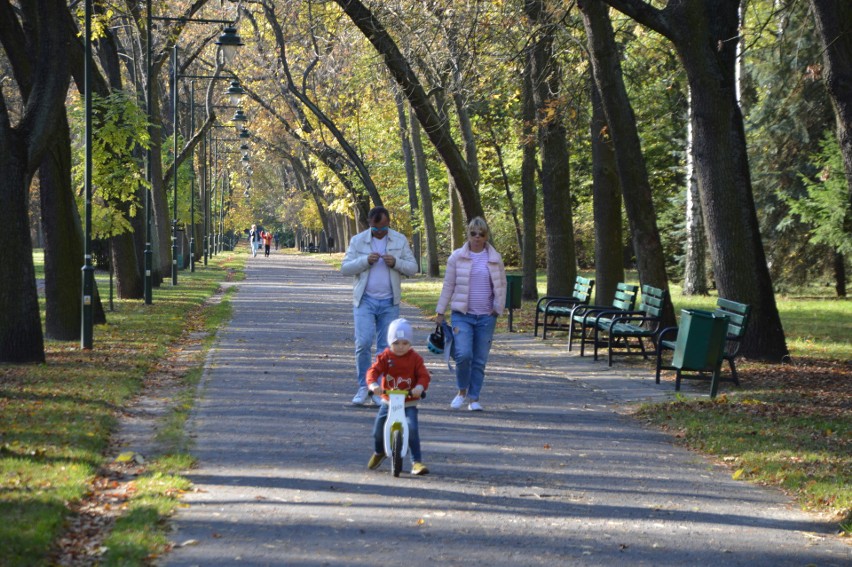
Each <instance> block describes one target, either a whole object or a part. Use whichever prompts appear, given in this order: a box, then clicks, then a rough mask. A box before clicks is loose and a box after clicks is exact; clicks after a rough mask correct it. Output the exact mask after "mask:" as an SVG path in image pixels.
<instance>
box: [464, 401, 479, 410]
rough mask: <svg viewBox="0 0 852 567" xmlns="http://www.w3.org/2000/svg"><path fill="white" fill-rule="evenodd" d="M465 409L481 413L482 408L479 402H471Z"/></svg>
mask: <svg viewBox="0 0 852 567" xmlns="http://www.w3.org/2000/svg"><path fill="white" fill-rule="evenodd" d="M467 409H469V410H470V411H482V406H481V405H479V402H477V401H473V402H470V405H469V406H467Z"/></svg>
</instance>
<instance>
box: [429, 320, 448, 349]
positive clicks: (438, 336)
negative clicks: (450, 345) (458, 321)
mask: <svg viewBox="0 0 852 567" xmlns="http://www.w3.org/2000/svg"><path fill="white" fill-rule="evenodd" d="M426 348H428V349H429V352H434V353H435V354H441V353H442V352H444V329H443V328H442V327H441V324H440V323H438V325H436V326H435V332H434V333H432V334H431V335H429V339H428V340H427V341H426Z"/></svg>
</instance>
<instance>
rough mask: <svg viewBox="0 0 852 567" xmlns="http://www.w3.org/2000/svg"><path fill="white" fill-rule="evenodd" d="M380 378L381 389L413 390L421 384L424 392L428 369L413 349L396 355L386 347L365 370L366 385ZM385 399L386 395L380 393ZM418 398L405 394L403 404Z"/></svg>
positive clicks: (414, 402) (427, 380) (410, 403)
mask: <svg viewBox="0 0 852 567" xmlns="http://www.w3.org/2000/svg"><path fill="white" fill-rule="evenodd" d="M379 379H381V386H382V390H409V391H410V390H413V389H414V387H415V386H423V391H424V392H425V391H426V390H427V389H428V388H429V380H430V379H431V377H430V376H429V371H428V370H427V369H426V365H425V364H424V363H423V357H422V356H420V355H419V354H417V352H415V350H414V349H411V350H409V351H408V352H407V353H405V355H404V356H397V355H395V354H394V353H393V352H391V349H390V348H386V349H385V350H384V351H383V352H382V353H381V354H379V356H377V357H376V361H375V362H374V363H373V365H372V366H371V367H370V369H369V370H367V386H369V385H370V384H375V383H376V382H378V381H379ZM382 398H383V399H385V400H387V399H388V395H387V394H382ZM417 401H418V398H412V397H411V396H407V397H406V398H405V405H406V406H409V405H414V404H416V403H417Z"/></svg>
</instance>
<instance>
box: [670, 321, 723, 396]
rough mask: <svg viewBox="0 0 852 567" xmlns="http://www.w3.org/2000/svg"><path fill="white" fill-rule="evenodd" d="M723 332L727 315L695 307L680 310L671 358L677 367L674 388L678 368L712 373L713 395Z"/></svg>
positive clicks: (716, 387) (720, 358)
mask: <svg viewBox="0 0 852 567" xmlns="http://www.w3.org/2000/svg"><path fill="white" fill-rule="evenodd" d="M727 333H728V318H727V317H726V316H724V315H719V314H717V313H713V312H712V311H700V310H698V309H684V310H682V311H681V316H680V325H679V327H678V332H677V341H676V342H675V350H674V357H673V358H672V366H673V367H674V368H675V369H676V370H677V382H676V383H675V389H676V390H677V389H680V378H681V372H682V371H685V370H686V371H693V372H712V373H713V377H712V383H711V387H710V397H711V398H713V397H716V391H717V389H718V386H719V371H720V368H721V366H722V355H723V354H724V352H725V340H726V339H725V338H726V336H727Z"/></svg>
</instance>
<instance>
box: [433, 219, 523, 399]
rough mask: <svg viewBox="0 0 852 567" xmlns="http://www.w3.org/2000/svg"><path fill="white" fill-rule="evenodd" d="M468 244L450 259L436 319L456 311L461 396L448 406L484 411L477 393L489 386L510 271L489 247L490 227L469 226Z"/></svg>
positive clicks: (455, 351) (455, 344)
mask: <svg viewBox="0 0 852 567" xmlns="http://www.w3.org/2000/svg"><path fill="white" fill-rule="evenodd" d="M467 228H468V240H467V242H466V243H465V245H464V246H462V247H461V248H459V249H458V250H455V251H453V253H452V254H451V255H450V258H449V259H448V260H447V271H446V273H445V274H444V287H443V289H442V290H441V297H440V298H439V299H438V305H437V307H436V308H435V312H436V320H437V321H438V323H443V321H444V313H445V312H446V310H447V307H449V308H450V309H451V310H452V319H451V322H452V329H453V347H452V349H453V352H452V356H453V359H454V360H455V361H456V385H457V386H458V394H457V395H456V397H455V398H453V401H452V402H450V407H452V408H453V409H461V407H462V406H463V405H464V404H465V402H467V403H468V409H469V410H471V411H482V405H481V404H480V403H479V393H480V391H481V390H482V384H483V382H484V381H485V364H486V363H487V362H488V353H489V352H490V351H491V339H492V338H493V336H494V327H495V325H496V323H497V317H499V316H500V314H501V313H502V312H503V306H504V305H505V303H506V268H505V266H503V258H502V257H501V256H500V254H499V253H498V252H497V250H495V249H494V247H493V246H491V244H489V243H488V234H489V230H488V224H487V223H486V222H485V219H483V218H482V217H476V218H474V219H473V220H471V221H470V224H468V227H467Z"/></svg>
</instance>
